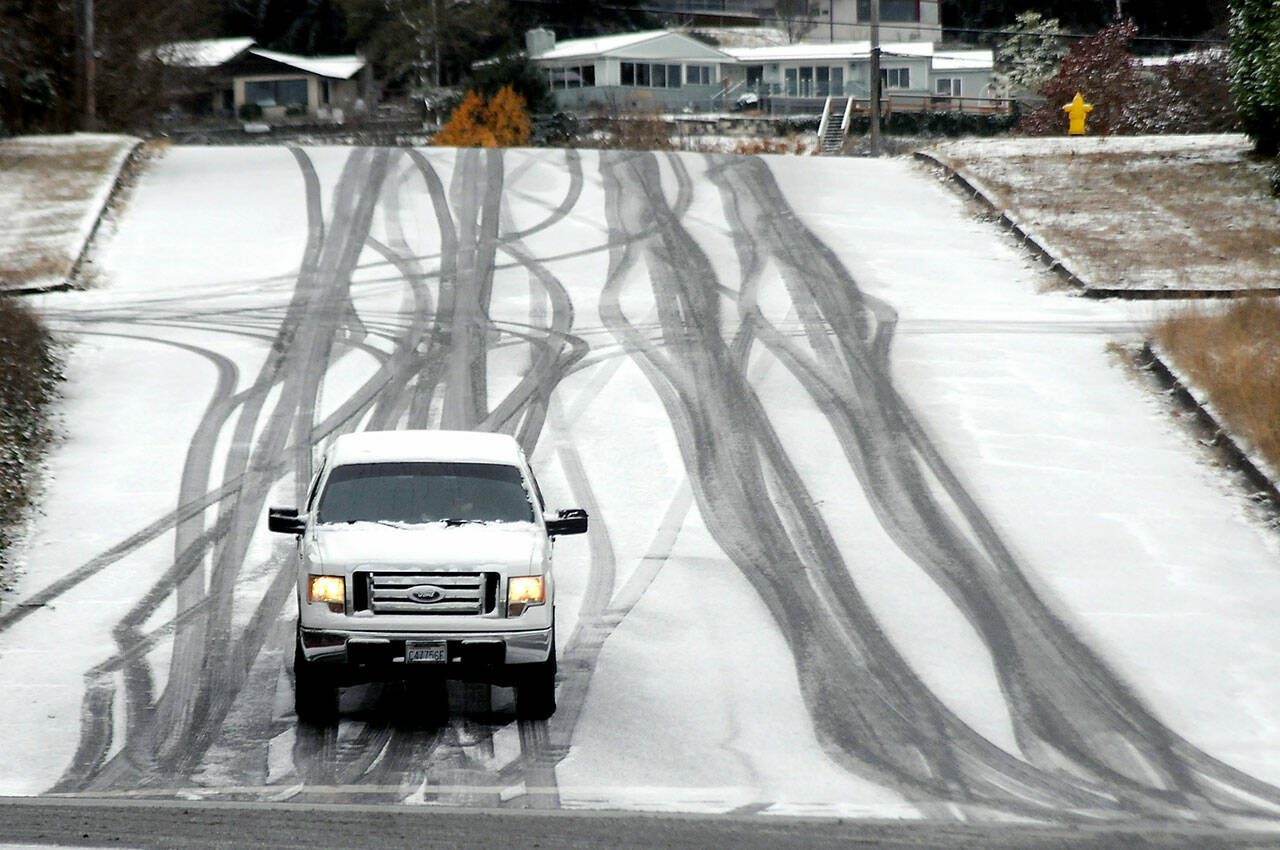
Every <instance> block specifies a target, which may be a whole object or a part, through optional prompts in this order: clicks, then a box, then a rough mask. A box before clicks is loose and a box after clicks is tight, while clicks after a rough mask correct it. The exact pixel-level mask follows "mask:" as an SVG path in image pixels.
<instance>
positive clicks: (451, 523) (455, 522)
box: [438, 517, 484, 528]
mask: <svg viewBox="0 0 1280 850" xmlns="http://www.w3.org/2000/svg"><path fill="white" fill-rule="evenodd" d="M438 522H443V523H444V524H445V525H446V526H448V527H449V528H455V527H457V526H459V525H470V524H471V523H483V522H484V520H482V519H458V518H457V517H445V518H444V519H441V520H438Z"/></svg>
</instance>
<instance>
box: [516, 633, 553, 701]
mask: <svg viewBox="0 0 1280 850" xmlns="http://www.w3.org/2000/svg"><path fill="white" fill-rule="evenodd" d="M528 666H529V667H531V668H533V669H531V670H529V671H528V672H526V673H524V674H523V675H522V676H521V678H520V680H519V681H518V682H517V683H516V717H518V718H520V719H521V720H546V719H547V718H548V717H550V716H551V715H553V714H555V713H556V642H555V639H554V638H553V639H552V641H551V655H550V656H548V658H547V660H546V661H543V662H541V663H539V664H530V665H528Z"/></svg>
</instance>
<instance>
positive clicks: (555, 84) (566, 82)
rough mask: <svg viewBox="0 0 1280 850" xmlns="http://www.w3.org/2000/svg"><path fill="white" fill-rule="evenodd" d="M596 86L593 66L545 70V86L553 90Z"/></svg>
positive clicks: (569, 66)
mask: <svg viewBox="0 0 1280 850" xmlns="http://www.w3.org/2000/svg"><path fill="white" fill-rule="evenodd" d="M595 84H596V66H595V65H568V66H565V67H553V68H547V85H549V86H551V88H553V89H578V88H582V87H583V86H594V85H595Z"/></svg>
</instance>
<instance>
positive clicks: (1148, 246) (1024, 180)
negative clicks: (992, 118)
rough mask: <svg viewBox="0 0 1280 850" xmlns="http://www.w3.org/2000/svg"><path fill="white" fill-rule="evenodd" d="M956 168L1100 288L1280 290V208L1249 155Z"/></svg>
mask: <svg viewBox="0 0 1280 850" xmlns="http://www.w3.org/2000/svg"><path fill="white" fill-rule="evenodd" d="M950 158H951V159H952V161H953V162H954V164H955V166H956V168H957V170H959V171H960V172H962V173H964V174H969V175H972V176H975V177H977V178H978V179H979V180H980V181H981V182H982V183H983V184H984V185H985V186H986V187H987V188H988V189H989V190H990V194H991V196H992V200H993V202H994V203H996V204H997V206H999V207H1000V208H1002V209H1005V210H1010V211H1011V212H1013V213H1014V214H1016V216H1017V217H1018V219H1019V220H1020V221H1021V222H1023V223H1024V225H1027V226H1029V228H1030V229H1031V230H1032V231H1033V232H1034V233H1035V234H1036V235H1037V236H1039V237H1040V238H1042V239H1043V240H1044V241H1046V242H1047V243H1049V244H1050V245H1052V246H1053V247H1054V248H1055V249H1056V250H1057V253H1058V254H1059V255H1060V256H1061V258H1062V259H1063V260H1064V261H1065V262H1066V263H1067V265H1068V266H1069V267H1071V268H1072V269H1073V270H1074V271H1076V272H1077V273H1078V274H1080V275H1081V276H1082V277H1084V278H1086V279H1088V280H1090V281H1091V282H1092V283H1093V284H1094V285H1096V286H1100V287H1108V288H1111V287H1116V288H1133V289H1184V288H1185V289H1219V290H1222V289H1250V288H1256V287H1275V286H1280V202H1277V201H1276V200H1275V199H1274V198H1272V197H1271V196H1270V191H1269V186H1268V184H1267V176H1266V173H1265V170H1264V169H1263V168H1262V167H1261V166H1260V164H1259V163H1257V162H1255V161H1253V160H1251V159H1250V158H1249V157H1248V155H1247V154H1245V153H1243V152H1242V153H1239V154H1238V155H1236V154H1231V153H1229V152H1226V151H1205V150H1203V149H1201V150H1190V149H1189V150H1187V151H1171V152H1167V153H1156V154H1151V153H1147V154H1134V153H1131V152H1096V153H1049V154H1046V153H1037V154H1022V155H1018V154H1013V155H1001V156H983V155H981V154H974V153H960V154H957V155H955V156H952V157H950Z"/></svg>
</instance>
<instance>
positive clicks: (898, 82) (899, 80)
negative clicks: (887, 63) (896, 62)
mask: <svg viewBox="0 0 1280 850" xmlns="http://www.w3.org/2000/svg"><path fill="white" fill-rule="evenodd" d="M880 87H881V88H886V89H909V88H911V69H910V68H881V69H880Z"/></svg>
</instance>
